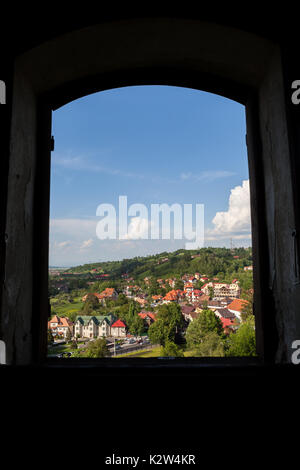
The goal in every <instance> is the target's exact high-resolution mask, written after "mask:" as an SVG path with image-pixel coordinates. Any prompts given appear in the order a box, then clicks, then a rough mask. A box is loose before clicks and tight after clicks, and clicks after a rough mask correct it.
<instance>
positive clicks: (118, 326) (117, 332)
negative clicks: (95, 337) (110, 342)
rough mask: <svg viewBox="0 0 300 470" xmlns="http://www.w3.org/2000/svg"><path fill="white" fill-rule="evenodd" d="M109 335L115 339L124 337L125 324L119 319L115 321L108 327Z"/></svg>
mask: <svg viewBox="0 0 300 470" xmlns="http://www.w3.org/2000/svg"><path fill="white" fill-rule="evenodd" d="M110 334H111V336H114V337H115V338H124V337H126V324H125V323H124V322H123V321H122V320H120V319H119V320H117V321H115V322H114V323H113V324H112V325H111V327H110Z"/></svg>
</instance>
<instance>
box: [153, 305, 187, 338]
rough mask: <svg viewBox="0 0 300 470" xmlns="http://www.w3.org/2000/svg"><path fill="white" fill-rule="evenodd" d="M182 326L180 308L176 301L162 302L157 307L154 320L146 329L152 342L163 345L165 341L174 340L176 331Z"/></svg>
mask: <svg viewBox="0 0 300 470" xmlns="http://www.w3.org/2000/svg"><path fill="white" fill-rule="evenodd" d="M182 327H183V316H182V314H181V308H180V307H179V305H178V304H176V303H169V304H163V305H161V306H160V307H159V309H158V312H157V316H156V321H155V322H154V323H152V325H151V326H150V327H149V330H148V336H149V339H150V341H151V343H152V344H161V345H162V346H164V345H165V343H166V342H167V341H171V342H174V341H175V337H176V333H177V332H178V330H179V329H180V328H182Z"/></svg>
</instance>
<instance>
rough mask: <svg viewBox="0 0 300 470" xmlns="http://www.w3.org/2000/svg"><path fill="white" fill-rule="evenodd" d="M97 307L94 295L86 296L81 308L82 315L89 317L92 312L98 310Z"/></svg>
mask: <svg viewBox="0 0 300 470" xmlns="http://www.w3.org/2000/svg"><path fill="white" fill-rule="evenodd" d="M99 307H100V304H99V300H98V299H97V297H96V296H95V295H94V294H87V298H86V301H85V304H84V306H83V307H82V311H83V313H84V315H90V314H91V312H92V311H94V310H97V309H99Z"/></svg>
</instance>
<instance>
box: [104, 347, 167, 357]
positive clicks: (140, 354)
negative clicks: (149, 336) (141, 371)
mask: <svg viewBox="0 0 300 470" xmlns="http://www.w3.org/2000/svg"><path fill="white" fill-rule="evenodd" d="M160 351H161V348H160V346H158V347H157V348H153V349H149V350H147V351H145V350H143V351H133V352H130V353H126V354H120V355H119V356H118V355H117V356H112V357H115V358H116V359H122V357H158V356H160Z"/></svg>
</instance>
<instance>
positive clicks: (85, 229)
mask: <svg viewBox="0 0 300 470" xmlns="http://www.w3.org/2000/svg"><path fill="white" fill-rule="evenodd" d="M97 222H98V218H97V219H96V217H95V218H94V219H71V218H70V219H50V237H51V238H52V237H55V238H57V237H60V236H61V237H63V238H66V237H67V238H71V239H72V240H80V241H81V240H85V239H86V240H89V239H90V238H92V237H93V236H95V234H96V225H97Z"/></svg>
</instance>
